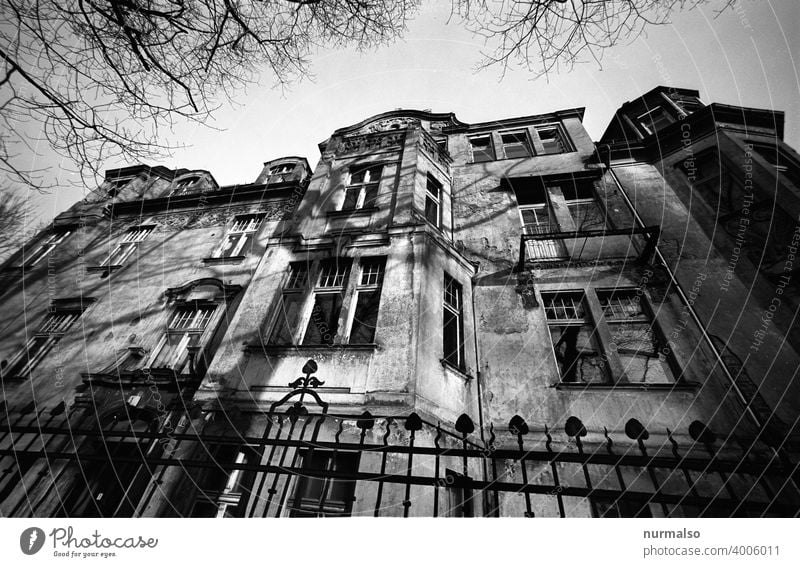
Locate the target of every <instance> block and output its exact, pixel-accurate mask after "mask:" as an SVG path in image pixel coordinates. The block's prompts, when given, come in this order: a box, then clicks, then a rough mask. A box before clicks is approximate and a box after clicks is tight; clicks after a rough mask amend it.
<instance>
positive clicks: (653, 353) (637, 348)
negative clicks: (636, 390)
mask: <svg viewBox="0 0 800 567" xmlns="http://www.w3.org/2000/svg"><path fill="white" fill-rule="evenodd" d="M597 297H598V299H599V300H600V306H601V307H602V309H603V318H604V319H605V323H606V325H608V330H609V331H610V333H611V340H612V342H613V343H614V344H615V345H616V347H617V348H616V351H617V355H618V356H619V360H620V363H621V364H622V369H623V371H624V372H625V376H626V377H627V380H628V381H629V382H642V383H650V384H652V383H670V382H674V381H675V377H674V376H673V374H672V370H671V369H670V366H669V363H668V361H667V358H666V357H665V356H664V355H663V354H662V348H663V346H664V345H663V343H662V342H661V341H660V340H659V339H658V337H657V331H656V329H654V327H653V322H652V320H651V318H650V316H649V315H648V314H647V312H646V311H645V308H644V305H642V296H641V295H638V294H637V293H636V291H634V290H622V291H603V292H598V293H597Z"/></svg>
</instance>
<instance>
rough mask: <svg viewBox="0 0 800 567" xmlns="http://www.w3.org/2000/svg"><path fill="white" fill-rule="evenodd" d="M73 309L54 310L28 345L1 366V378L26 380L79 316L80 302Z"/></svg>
mask: <svg viewBox="0 0 800 567" xmlns="http://www.w3.org/2000/svg"><path fill="white" fill-rule="evenodd" d="M74 303H75V308H73V309H58V308H54V309H53V310H52V312H51V313H50V314H48V315H47V317H45V319H44V321H42V324H41V325H40V326H39V328H38V330H37V331H36V332H35V333H34V335H33V336H32V337H31V338H30V339H29V340H28V343H27V344H26V345H25V346H24V347H23V348H22V349H21V350H20V351H19V352H17V354H15V355H14V356H13V357H12V358H11V360H9V361H8V363H7V364H5V365H3V366H2V370H1V372H2V375H3V377H12V378H14V377H16V378H28V377H29V376H30V373H31V371H32V370H33V369H34V368H36V366H37V365H38V364H39V363H40V362H41V361H42V360H43V359H44V357H45V356H46V355H47V353H48V352H50V350H51V349H52V348H53V346H54V345H55V344H56V343H58V341H60V340H61V337H63V336H64V334H65V333H66V332H67V330H68V329H69V328H70V327H71V326H72V325H73V324H74V323H75V321H77V320H78V318H79V317H80V316H81V313H82V309H81V307H80V305H81V301H80V300H76V301H75V302H74Z"/></svg>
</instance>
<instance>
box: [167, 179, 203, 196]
mask: <svg viewBox="0 0 800 567" xmlns="http://www.w3.org/2000/svg"><path fill="white" fill-rule="evenodd" d="M198 181H200V178H199V177H196V176H195V177H184V178H183V179H180V180H179V181H177V182H175V188H174V189H173V190H172V194H173V195H182V194H185V193H190V192H191V189H192V188H193V187H194V186H195V185H196V184H197V182H198Z"/></svg>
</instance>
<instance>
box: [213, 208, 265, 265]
mask: <svg viewBox="0 0 800 567" xmlns="http://www.w3.org/2000/svg"><path fill="white" fill-rule="evenodd" d="M262 220H264V215H239V216H237V217H235V218H234V219H233V225H232V226H231V227H230V228H229V229H228V232H227V233H226V234H225V238H223V240H222V243H221V244H220V246H219V248H217V250H216V252H215V254H214V257H215V258H233V257H238V256H246V255H247V254H248V253H249V252H250V251H251V250H252V248H253V241H254V240H255V236H256V233H257V232H258V229H259V228H260V226H261V221H262Z"/></svg>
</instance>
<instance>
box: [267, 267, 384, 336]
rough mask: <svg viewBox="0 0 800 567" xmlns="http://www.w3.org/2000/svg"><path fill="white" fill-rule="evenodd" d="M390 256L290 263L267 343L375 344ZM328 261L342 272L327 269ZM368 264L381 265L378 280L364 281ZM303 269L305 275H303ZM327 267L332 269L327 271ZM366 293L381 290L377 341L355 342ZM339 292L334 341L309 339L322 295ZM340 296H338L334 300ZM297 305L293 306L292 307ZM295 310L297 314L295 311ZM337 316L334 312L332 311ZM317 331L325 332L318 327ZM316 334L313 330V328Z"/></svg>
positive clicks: (379, 291) (376, 274)
mask: <svg viewBox="0 0 800 567" xmlns="http://www.w3.org/2000/svg"><path fill="white" fill-rule="evenodd" d="M387 261H388V257H387V256H386V255H375V256H372V255H370V256H359V257H355V258H351V257H336V258H323V259H319V260H314V261H311V262H309V261H295V262H290V263H289V266H288V269H287V270H286V274H285V275H284V280H283V282H284V283H283V287H282V290H281V295H280V298H279V299H278V306H277V308H276V310H275V313H274V314H273V316H272V317H271V323H270V325H269V326H268V327H267V328H268V329H269V332H268V333H265V335H264V336H265V337H266V344H267V345H268V346H270V347H309V348H313V347H323V348H324V347H330V346H334V345H335V346H339V347H347V346H362V345H372V344H374V340H375V335H376V334H377V320H378V319H377V318H378V317H379V316H380V305H381V299H382V297H383V282H384V279H385V275H386V262H387ZM326 264H332V265H334V266H336V265H337V264H338V265H340V266H341V267H342V271H341V272H339V273H334V272H333V271H330V269H328V268H326ZM367 264H373V265H379V266H380V269H379V271H378V272H375V273H374V275H375V278H376V279H375V281H370V282H368V283H364V281H363V277H364V273H365V272H364V266H365V265H367ZM297 270H300V271H301V272H303V274H305V275H304V276H302V277H301V276H299V275H297V274H299V272H296V271H297ZM326 270H328V271H327V272H326ZM366 293H377V294H378V297H377V302H378V309H377V314H376V315H375V319H376V325H375V332H374V333H373V336H372V341H373V342H361V341H359V342H353V328H354V325H355V321H356V316H357V315H358V311H359V305H358V301H359V297H360V296H361V295H362V294H366ZM326 295H327V296H330V295H336V296H338V301H339V303H340V305H339V306H338V310H337V313H336V314H335V315H336V317H335V319H336V320H337V321H341V322H342V324H341V325H339V324H338V323H337V324H336V330H335V332H333V333H331V338H330V342H325V341H323V342H308V340H309V338H310V337H311V336H313V335H309V332H310V330H311V324H312V322H313V317H314V308H315V306H316V305H317V304H318V298H324V296H326ZM335 301H336V299H334V302H335ZM290 305H291V306H295V309H290V308H289V306H290ZM292 312H293V313H292ZM330 319H331V320H333V319H334V313H333V312H331V313H330ZM317 331H319V332H321V330H320V329H319V328H318V329H317ZM311 332H312V333H313V331H311ZM337 338H338V342H337Z"/></svg>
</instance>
